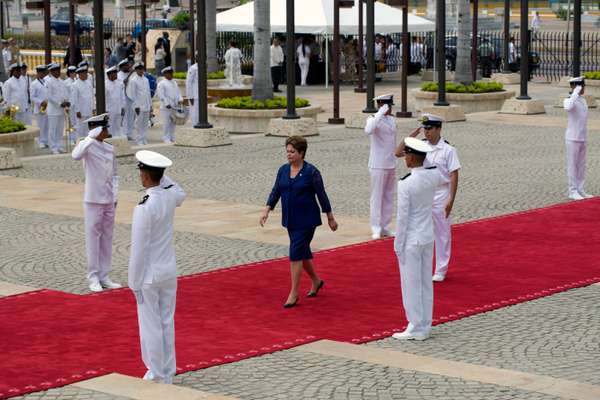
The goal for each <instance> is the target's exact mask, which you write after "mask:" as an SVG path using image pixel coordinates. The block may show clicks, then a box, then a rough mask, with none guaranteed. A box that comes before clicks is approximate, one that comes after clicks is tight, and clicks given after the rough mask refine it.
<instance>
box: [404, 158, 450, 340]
mask: <svg viewBox="0 0 600 400" xmlns="http://www.w3.org/2000/svg"><path fill="white" fill-rule="evenodd" d="M440 180H441V176H440V173H439V171H438V170H437V168H430V169H425V168H423V167H418V168H413V169H412V171H411V173H410V174H409V175H407V176H406V177H404V178H402V179H401V180H400V181H399V182H398V220H397V231H396V237H395V239H394V251H395V252H396V255H397V257H398V265H399V266H400V283H401V287H402V304H403V306H404V311H405V312H406V319H407V320H408V322H409V324H408V328H407V332H409V333H411V334H414V335H428V334H429V333H430V331H431V318H432V313H433V282H432V281H431V260H432V258H433V243H434V234H433V218H432V208H433V198H434V194H435V192H436V188H437V187H438V186H439V184H440Z"/></svg>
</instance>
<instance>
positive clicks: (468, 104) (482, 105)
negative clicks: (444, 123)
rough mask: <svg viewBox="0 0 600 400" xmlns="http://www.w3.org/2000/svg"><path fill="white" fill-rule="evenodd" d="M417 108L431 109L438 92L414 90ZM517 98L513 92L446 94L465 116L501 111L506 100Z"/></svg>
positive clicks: (449, 100) (447, 98) (418, 109)
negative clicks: (461, 109)
mask: <svg viewBox="0 0 600 400" xmlns="http://www.w3.org/2000/svg"><path fill="white" fill-rule="evenodd" d="M411 92H412V95H413V96H414V98H415V108H416V110H417V111H421V110H422V109H423V108H424V107H429V106H431V105H432V104H433V103H435V101H436V100H437V92H424V91H422V90H421V89H413V90H412V91H411ZM514 96H515V92H514V91H512V90H503V91H501V92H491V93H446V100H447V101H448V102H449V103H450V104H454V105H457V106H461V107H462V108H463V109H464V112H465V114H469V113H475V112H482V111H499V110H500V109H502V104H504V101H505V100H506V99H510V98H511V97H514Z"/></svg>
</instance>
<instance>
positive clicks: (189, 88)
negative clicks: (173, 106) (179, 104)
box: [185, 63, 199, 126]
mask: <svg viewBox="0 0 600 400" xmlns="http://www.w3.org/2000/svg"><path fill="white" fill-rule="evenodd" d="M185 94H186V96H187V98H188V100H189V102H190V118H191V120H192V126H194V125H196V124H198V118H199V115H198V104H197V103H196V101H197V100H198V63H194V64H193V65H192V66H191V67H190V68H189V69H188V72H187V76H186V78H185Z"/></svg>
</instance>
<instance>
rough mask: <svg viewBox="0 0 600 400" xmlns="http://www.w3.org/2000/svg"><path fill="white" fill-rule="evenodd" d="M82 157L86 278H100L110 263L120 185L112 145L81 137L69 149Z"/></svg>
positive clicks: (108, 268)
mask: <svg viewBox="0 0 600 400" xmlns="http://www.w3.org/2000/svg"><path fill="white" fill-rule="evenodd" d="M71 154H72V156H73V158H74V159H75V160H83V168H84V170H85V191H84V195H83V209H84V211H85V245H86V246H85V247H86V250H87V261H88V273H87V279H88V281H89V282H90V283H92V282H103V281H106V280H107V279H108V274H109V272H110V270H111V266H112V238H113V227H114V224H115V204H116V202H117V192H118V189H119V177H118V176H117V159H116V157H115V152H114V149H113V146H112V145H110V144H109V143H106V142H101V141H99V140H96V139H94V138H91V137H89V136H88V137H86V138H85V139H83V140H81V141H80V142H79V143H78V144H77V146H76V147H75V148H74V149H73V152H72V153H71Z"/></svg>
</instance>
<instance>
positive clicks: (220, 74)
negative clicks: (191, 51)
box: [173, 71, 225, 80]
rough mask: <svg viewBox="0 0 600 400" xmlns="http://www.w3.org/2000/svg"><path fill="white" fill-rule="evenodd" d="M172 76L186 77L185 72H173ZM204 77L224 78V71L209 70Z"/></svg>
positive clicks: (176, 77) (177, 77)
mask: <svg viewBox="0 0 600 400" xmlns="http://www.w3.org/2000/svg"><path fill="white" fill-rule="evenodd" d="M173 78H175V79H186V78H187V72H175V73H174V74H173ZM206 79H209V80H210V79H225V71H215V72H209V73H208V74H206Z"/></svg>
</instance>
